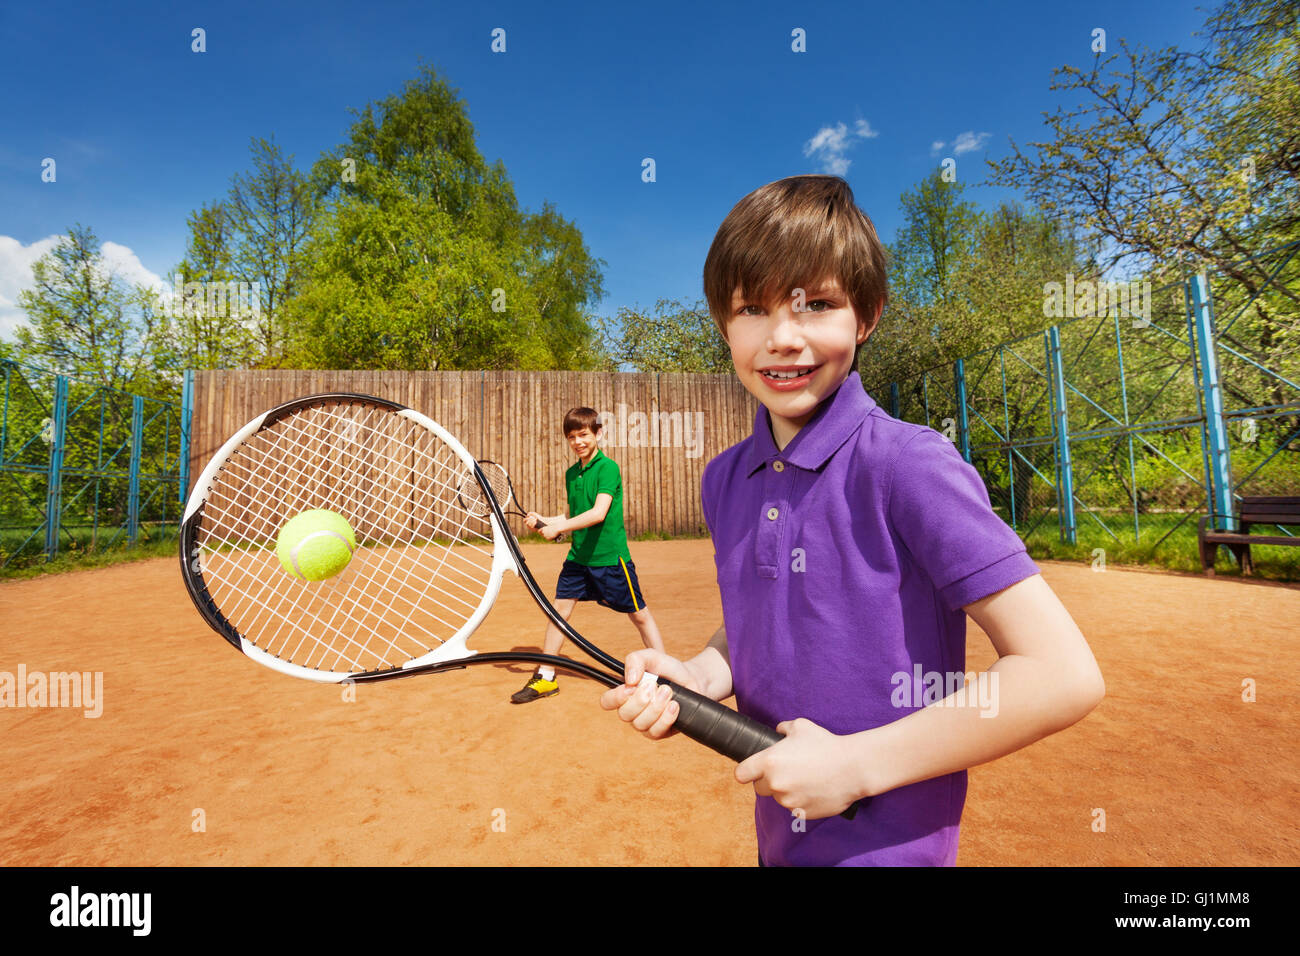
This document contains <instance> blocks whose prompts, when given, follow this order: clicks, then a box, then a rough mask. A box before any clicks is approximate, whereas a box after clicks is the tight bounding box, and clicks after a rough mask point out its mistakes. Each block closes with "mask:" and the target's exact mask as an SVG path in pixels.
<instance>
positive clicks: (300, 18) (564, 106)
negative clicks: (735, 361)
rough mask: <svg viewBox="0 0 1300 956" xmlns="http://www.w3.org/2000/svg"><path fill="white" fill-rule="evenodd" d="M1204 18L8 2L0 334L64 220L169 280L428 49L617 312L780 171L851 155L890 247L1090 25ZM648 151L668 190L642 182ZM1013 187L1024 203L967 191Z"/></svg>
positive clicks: (659, 6)
mask: <svg viewBox="0 0 1300 956" xmlns="http://www.w3.org/2000/svg"><path fill="white" fill-rule="evenodd" d="M1204 19H1205V15H1204V13H1203V12H1199V11H1198V10H1197V9H1196V6H1195V5H1194V4H1193V3H1190V2H1172V0H1160V2H1144V3H1139V4H1135V3H1132V2H1124V0H1102V2H1088V3H1081V2H1061V3H1047V4H1044V3H1041V2H1034V0H1014V2H1005V3H970V2H949V0H938V2H935V0H930V2H926V3H863V2H823V3H816V4H806V3H793V2H790V3H765V2H752V0H751V2H745V3H680V2H660V3H653V4H613V5H611V4H604V3H565V2H557V3H547V4H539V3H536V2H531V3H524V2H510V3H481V4H463V3H433V2H427V0H426V2H422V3H390V2H380V0H373V2H368V3H356V2H349V3H337V2H331V0H315V2H312V3H304V2H286V3H279V2H275V0H263V2H257V3H253V2H246V0H232V2H220V3H218V2H212V3H186V2H176V3H134V2H130V0H127V2H124V3H103V2H86V3H57V2H56V3H47V4H26V3H23V4H19V3H10V4H5V5H4V7H3V9H2V10H0V49H3V50H4V51H5V52H4V57H3V58H2V60H0V78H3V89H4V90H5V95H4V96H3V97H2V98H0V335H3V336H4V337H5V338H11V337H12V335H11V331H12V328H13V327H14V324H15V323H16V322H18V321H21V314H20V313H19V312H18V310H17V308H16V302H15V300H16V298H17V292H18V290H19V289H21V288H23V287H25V286H26V285H27V284H29V283H30V281H31V280H30V263H31V261H32V260H33V259H34V258H35V257H36V256H37V255H39V254H40V253H41V252H43V251H44V250H45V249H47V248H49V245H50V244H51V243H52V242H53V241H54V239H55V238H56V237H57V236H59V235H61V234H63V233H66V231H67V230H68V228H69V227H71V226H72V225H73V224H75V223H78V222H79V223H83V224H85V225H88V226H90V227H91V228H93V229H94V230H95V232H96V233H97V235H98V236H99V238H100V239H101V240H102V241H103V242H104V243H105V244H106V246H105V248H106V251H107V252H109V253H111V256H112V259H113V261H114V262H115V264H117V266H118V267H119V268H120V269H121V270H122V271H123V273H124V274H126V275H128V276H131V277H132V278H134V279H135V280H136V281H143V280H145V279H148V278H151V277H153V278H158V277H162V276H164V275H165V274H166V273H167V272H168V271H169V270H170V269H172V268H173V267H174V266H175V265H176V263H177V262H178V261H179V260H180V258H181V256H182V255H183V252H184V245H185V239H186V225H185V221H186V217H187V216H188V215H189V214H190V213H191V212H192V211H194V210H195V209H197V208H199V207H200V206H201V205H203V204H204V203H206V202H210V201H212V200H214V199H217V198H220V197H222V196H224V194H225V192H226V190H227V188H228V185H229V181H230V178H231V176H232V175H235V174H236V173H239V172H241V171H243V170H245V169H247V168H248V166H249V151H248V147H249V141H250V139H251V138H253V137H259V136H261V137H267V138H270V137H271V136H272V135H274V137H275V139H276V140H277V141H278V142H279V143H280V144H281V145H282V146H283V147H284V148H285V150H286V151H287V152H288V153H291V154H293V155H294V156H295V160H296V162H297V164H298V165H299V166H300V167H302V168H307V167H309V166H310V164H311V163H312V162H313V161H314V160H315V159H316V158H317V156H318V155H319V153H320V152H321V151H322V150H324V149H328V148H330V147H332V146H334V145H337V144H338V143H340V142H342V141H343V140H344V138H345V134H346V130H347V127H348V125H349V122H350V116H349V113H348V109H349V108H359V107H362V106H364V105H365V104H366V103H368V102H372V101H376V100H379V99H382V98H383V97H385V96H387V95H389V94H391V93H397V92H400V90H401V89H402V87H403V85H404V84H405V83H406V82H407V81H408V80H410V79H411V78H413V77H414V76H415V75H416V73H417V72H418V70H419V68H420V65H421V64H422V63H425V64H429V65H432V66H435V67H436V68H437V69H438V70H439V71H440V72H441V73H442V75H443V76H444V77H445V78H447V79H448V81H449V82H450V83H451V85H452V86H454V87H456V88H458V89H459V91H460V94H461V97H462V98H463V99H464V101H465V102H466V104H467V106H468V112H469V116H470V119H471V121H472V122H473V123H474V126H475V128H476V131H477V136H478V145H479V149H480V151H481V152H482V154H483V155H484V157H485V158H486V159H487V160H488V161H489V162H490V161H493V160H496V159H498V158H499V159H501V160H502V161H503V162H504V163H505V166H506V169H507V171H508V173H509V175H510V177H511V179H512V180H513V182H514V186H515V190H516V195H517V197H518V199H519V202H520V204H521V205H522V206H524V207H525V208H528V209H533V210H538V209H540V208H541V206H542V203H543V202H544V201H547V200H549V201H551V202H552V203H554V204H555V205H556V207H557V208H558V209H559V211H560V213H561V214H562V215H564V216H565V217H566V218H568V219H571V220H573V221H575V222H576V223H577V224H578V227H579V228H580V229H581V230H582V232H583V234H584V236H585V238H586V241H587V244H588V248H589V249H590V251H591V252H592V254H593V255H595V256H597V257H599V258H601V259H604V260H605V262H606V263H607V265H606V268H605V270H604V272H605V286H606V291H607V295H606V298H605V299H604V301H603V302H602V303H600V305H599V306H598V311H600V312H602V313H605V314H613V313H614V311H615V310H617V309H618V308H619V307H620V306H625V305H626V306H638V305H639V306H642V307H645V308H652V307H653V306H654V303H655V301H656V300H657V299H660V298H669V299H685V300H688V301H694V300H695V299H696V298H698V297H699V296H700V294H701V288H700V287H701V280H700V273H701V269H702V267H703V263H704V257H705V254H706V253H707V251H708V248H709V244H710V242H711V241H712V239H713V234H714V232H715V230H716V229H717V227H718V225H719V223H720V222H721V221H722V219H723V217H725V216H726V214H727V212H728V210H729V209H730V208H731V207H732V205H733V204H734V203H735V202H736V201H737V200H738V199H740V198H741V197H742V196H743V195H744V194H745V193H747V192H749V191H750V190H752V189H754V188H756V187H758V186H760V185H762V184H764V183H766V182H770V181H772V180H774V179H779V178H781V177H783V176H789V175H794V174H797V173H806V172H836V173H841V174H842V175H844V176H845V178H846V179H848V181H849V183H850V184H851V185H852V186H853V189H854V192H855V194H856V196H857V200H858V203H859V205H860V206H861V207H862V208H863V209H864V210H865V211H866V212H867V213H868V215H870V216H871V217H872V218H873V220H874V221H875V223H876V226H877V228H878V229H879V231H880V233H881V235H882V237H883V238H884V239H885V240H886V241H892V240H893V238H894V235H895V231H896V229H897V228H898V225H899V222H900V214H899V208H898V198H899V195H900V194H901V193H902V192H903V191H905V190H907V189H910V188H912V187H913V186H914V185H915V184H916V183H917V182H918V181H920V180H921V179H922V178H923V177H925V176H926V175H927V174H928V173H929V171H930V170H931V169H932V168H934V167H935V166H936V165H937V164H938V163H939V161H940V160H941V159H942V158H943V157H945V156H953V157H955V158H956V160H957V163H958V166H957V172H958V177H959V179H961V180H962V181H964V182H966V183H968V184H969V183H973V182H976V181H978V180H982V179H984V178H985V177H986V175H987V171H986V168H985V166H984V160H985V159H986V158H996V157H1000V156H1003V155H1005V154H1006V153H1007V151H1008V144H1009V141H1010V140H1011V139H1014V140H1015V141H1016V142H1017V143H1020V144H1025V143H1028V142H1030V141H1033V140H1035V139H1040V138H1042V135H1043V133H1044V124H1043V117H1042V113H1043V112H1044V111H1045V110H1050V109H1052V108H1053V107H1054V106H1055V105H1056V104H1057V99H1056V97H1057V95H1058V94H1056V93H1053V92H1052V91H1051V90H1050V89H1049V86H1050V84H1051V74H1052V70H1053V69H1054V68H1055V67H1058V66H1061V65H1063V64H1072V65H1075V66H1078V67H1085V66H1087V65H1088V64H1090V63H1091V62H1092V57H1093V54H1092V52H1091V49H1090V44H1091V43H1092V36H1091V33H1092V30H1093V29H1094V28H1097V27H1101V28H1103V29H1105V30H1106V38H1107V44H1108V47H1109V49H1111V50H1115V49H1118V42H1119V39H1120V38H1121V37H1123V38H1125V39H1126V40H1127V41H1128V42H1129V44H1130V45H1131V46H1139V45H1145V46H1148V47H1158V46H1168V45H1178V46H1182V47H1188V46H1190V45H1192V44H1193V43H1195V42H1196V41H1195V40H1194V38H1193V37H1192V33H1193V31H1195V30H1197V29H1198V28H1199V27H1200V26H1201V25H1202V23H1203V22H1204ZM195 27H201V28H203V29H204V30H205V31H206V43H207V51H206V52H205V53H194V52H191V49H190V46H191V36H190V31H191V30H192V29H193V28H195ZM496 28H501V29H503V30H505V38H506V51H505V52H504V53H493V52H492V50H491V42H492V31H493V30H494V29H496ZM796 29H802V30H804V31H805V32H806V37H807V40H806V45H807V52H805V53H795V52H792V50H791V43H792V37H791V33H792V31H793V30H796ZM1071 105H1072V104H1071ZM959 138H960V139H959ZM937 142H942V143H943V144H944V146H943V147H942V148H941V149H938V150H936V149H935V148H934V144H935V143H937ZM958 142H961V143H962V144H963V148H962V149H961V150H960V151H958V150H957V148H956V146H955V145H954V144H956V143H958ZM817 144H821V148H816V146H817ZM967 147H968V148H967ZM45 157H52V158H54V159H55V160H56V161H57V163H58V166H57V172H58V180H57V182H55V183H44V182H42V181H41V162H42V160H43V159H44V158H45ZM646 157H651V158H653V159H654V160H655V163H656V168H657V181H656V182H653V183H645V182H642V180H641V164H642V160H643V159H644V158H646ZM1003 197H1007V198H1018V197H1015V196H1014V194H1012V193H1010V192H1009V191H1007V190H1005V189H1001V188H998V187H997V186H988V187H983V188H980V189H977V190H975V191H974V192H973V194H972V198H973V199H975V200H976V201H977V202H979V203H981V204H985V205H989V204H992V203H993V202H996V201H997V200H998V199H1001V198H1003Z"/></svg>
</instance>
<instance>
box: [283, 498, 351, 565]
mask: <svg viewBox="0 0 1300 956" xmlns="http://www.w3.org/2000/svg"><path fill="white" fill-rule="evenodd" d="M356 548H357V536H356V535H355V534H353V533H352V526H351V525H350V524H348V519H347V518H344V517H343V516H342V515H341V514H339V513H338V512H336V511H329V510H326V509H325V508H313V509H312V510H310V511H304V512H302V513H301V514H299V515H295V516H294V517H292V518H290V519H289V520H288V521H286V522H285V524H284V527H283V528H281V529H280V534H279V535H278V536H277V537H276V539H275V554H276V557H278V558H279V559H280V565H281V566H282V567H283V568H284V569H285V570H286V571H288V572H289V573H290V574H292V575H293V576H294V577H295V578H298V579H299V580H300V581H323V580H325V579H326V578H332V577H334V575H336V574H338V573H339V572H340V571H342V570H343V569H344V568H346V567H347V566H348V562H349V561H351V560H352V552H353V551H355V550H356Z"/></svg>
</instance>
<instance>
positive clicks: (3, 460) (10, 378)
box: [0, 359, 193, 569]
mask: <svg viewBox="0 0 1300 956" xmlns="http://www.w3.org/2000/svg"><path fill="white" fill-rule="evenodd" d="M0 369H2V370H3V374H4V395H3V403H4V404H3V408H0V475H13V474H19V473H25V474H33V473H37V472H44V475H45V495H44V506H43V507H41V506H39V505H37V503H36V502H35V501H33V502H32V504H33V505H36V506H37V509H38V511H39V512H40V516H41V521H40V524H38V525H37V526H35V527H34V528H33V529H32V531H31V533H30V534H29V535H28V536H27V537H26V538H25V539H24V540H23V541H22V543H21V544H20V545H19V546H18V548H17V549H16V550H15V551H14V552H13V553H11V554H10V555H9V556H8V557H7V558H5V560H4V561H3V562H0V569H3V568H5V567H7V566H8V565H9V564H10V563H11V562H12V561H13V559H14V558H15V557H16V556H18V555H19V554H22V553H23V552H24V550H25V549H26V548H27V545H28V544H29V543H30V542H31V541H32V540H33V539H34V538H38V537H39V538H40V539H41V540H42V542H43V545H42V549H41V550H42V552H43V554H44V560H45V561H46V562H49V561H52V560H54V558H56V557H57V556H58V554H59V550H60V544H61V533H62V532H64V531H65V527H64V516H65V515H66V514H67V512H68V508H69V507H70V506H71V505H72V504H74V503H75V502H76V501H77V499H79V498H80V496H81V495H83V494H85V493H86V492H87V490H88V489H89V488H90V487H91V486H92V484H93V485H94V487H95V490H96V498H95V502H94V504H93V506H92V507H91V509H90V513H91V516H92V528H93V531H92V540H94V541H96V542H97V543H98V541H99V527H100V525H99V522H100V503H99V488H100V482H102V481H103V480H106V479H109V480H113V479H115V480H125V481H126V482H127V509H126V520H125V522H124V523H122V524H121V525H118V526H116V527H115V530H114V531H113V533H112V534H111V535H110V536H109V537H108V539H107V540H106V541H105V542H104V543H103V545H102V547H105V548H107V547H112V546H114V545H115V544H117V543H118V542H119V541H120V540H125V542H126V545H127V546H128V547H134V546H136V545H137V544H139V543H140V527H141V522H142V515H143V514H144V513H145V509H146V508H147V506H148V505H149V504H150V503H151V502H153V501H154V499H155V496H158V495H160V494H161V495H163V496H164V497H166V496H167V495H168V494H169V491H170V489H171V488H172V487H173V486H174V487H175V493H176V500H177V501H178V502H181V503H182V504H183V502H184V496H185V490H186V486H187V484H188V477H189V475H188V472H189V441H190V422H189V418H190V400H191V399H192V392H193V387H192V378H191V376H190V375H189V374H188V373H187V374H186V378H185V391H184V393H183V400H182V404H180V405H177V404H176V403H174V402H168V401H164V400H162V399H156V398H146V397H144V396H142V395H135V394H131V393H128V392H123V391H121V390H119V389H113V388H110V387H108V386H105V385H100V384H98V383H94V382H86V381H84V380H81V379H77V378H75V377H72V376H67V375H63V374H60V373H58V372H55V371H52V370H50V369H44V368H40V367H38V366H34V365H28V364H25V363H22V362H18V361H15V360H12V359H4V360H0ZM33 377H43V378H45V379H47V380H52V384H53V389H52V392H51V393H50V398H49V401H48V402H46V400H45V398H44V396H43V395H42V393H41V391H40V390H38V389H37V388H36V387H33V385H32V384H31V379H32V378H33ZM16 378H21V380H22V381H23V382H24V383H25V384H26V386H27V388H28V390H29V391H30V392H31V394H32V395H33V396H34V397H35V399H36V401H37V402H39V403H40V404H41V406H43V408H44V411H45V413H46V422H47V423H48V424H47V428H48V440H49V446H50V447H49V454H48V457H47V459H46V461H45V463H44V464H43V465H40V466H37V465H34V464H30V463H24V462H20V461H18V457H19V456H20V455H22V454H23V453H24V452H26V451H27V449H28V448H29V447H30V446H31V445H32V443H33V442H34V441H36V440H37V439H38V438H40V437H43V433H37V434H33V435H30V436H26V440H25V441H22V442H21V444H18V445H16V447H15V443H16V442H17V441H21V439H22V438H23V436H21V435H18V436H15V435H14V434H13V432H12V429H11V427H10V422H11V420H10V409H11V405H12V403H13V402H14V401H16V399H15V397H14V395H13V387H14V382H15V379H16ZM74 383H77V384H80V385H83V386H86V387H88V388H90V389H91V392H90V393H89V395H88V396H87V397H85V398H83V400H82V401H81V402H80V403H79V404H77V405H75V406H72V405H71V404H70V400H69V395H70V391H71V387H72V385H73V384H74ZM108 394H115V395H117V396H123V397H125V398H129V399H130V400H131V424H130V437H129V438H128V440H127V441H126V442H125V443H123V444H122V445H120V446H119V447H117V448H114V449H108V454H107V457H105V453H106V452H105V448H104V434H105V432H104V410H105V407H106V406H105V402H106V398H107V395H108ZM95 396H98V397H99V399H100V427H99V441H98V446H97V447H96V455H95V464H94V466H93V467H80V468H73V467H69V466H68V465H67V461H66V458H67V451H68V447H67V446H68V423H69V420H70V418H71V416H73V415H75V414H77V413H78V412H79V411H81V410H82V409H83V408H85V407H86V406H87V404H88V403H89V402H90V401H91V400H92V398H93V397H95ZM160 418H161V419H162V425H163V444H162V448H161V451H162V463H161V469H160V470H154V471H150V470H149V469H148V468H147V467H146V458H147V457H155V458H156V449H154V448H151V447H150V443H149V441H147V439H146V429H148V428H149V427H150V426H151V425H154V424H155V423H156V422H158V421H159V419H160ZM173 435H175V436H176V440H177V450H176V453H175V456H174V457H173V456H172V443H173ZM123 452H126V455H125V456H124V461H123V462H122V464H121V465H118V466H117V467H114V466H115V465H116V464H117V462H118V460H119V458H121V457H123ZM70 480H71V481H73V482H76V481H80V482H81V485H80V489H79V490H76V491H75V492H73V493H72V495H71V497H69V496H68V490H69V489H68V483H69V481H70ZM29 500H30V499H29ZM163 514H164V517H163V520H162V522H161V525H160V532H161V534H162V536H164V537H165V536H166V535H167V527H168V525H169V523H170V522H168V521H167V518H166V508H165V507H164V512H163ZM179 518H180V514H179V507H178V508H177V525H179Z"/></svg>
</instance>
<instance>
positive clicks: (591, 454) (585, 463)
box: [578, 448, 600, 468]
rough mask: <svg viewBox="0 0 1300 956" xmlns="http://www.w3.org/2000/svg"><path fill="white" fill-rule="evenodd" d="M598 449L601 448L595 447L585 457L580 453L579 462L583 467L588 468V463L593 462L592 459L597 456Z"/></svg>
mask: <svg viewBox="0 0 1300 956" xmlns="http://www.w3.org/2000/svg"><path fill="white" fill-rule="evenodd" d="M598 451H600V449H599V448H593V449H592V450H591V451H590V452H588V453H587V457H586V458H583V457H582V456H581V455H579V456H578V463H579V464H580V465H582V467H583V468H586V467H587V466H588V465H590V464H591V460H592V459H593V458H595V457H596V453H597V452H598Z"/></svg>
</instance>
